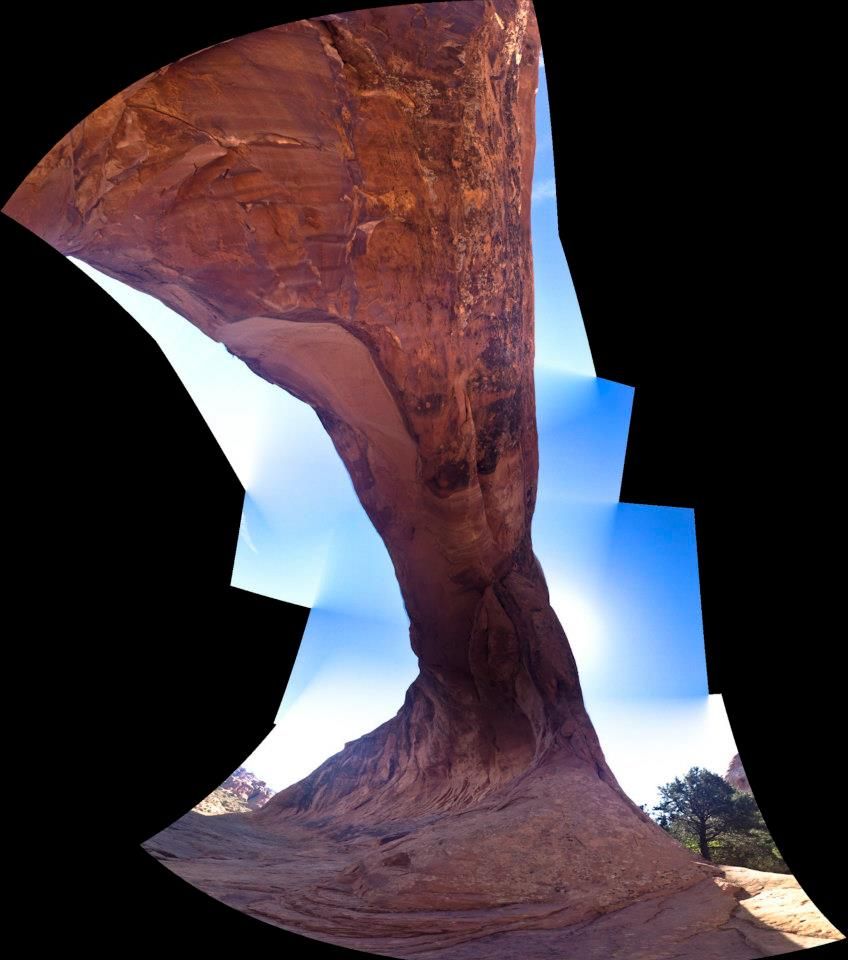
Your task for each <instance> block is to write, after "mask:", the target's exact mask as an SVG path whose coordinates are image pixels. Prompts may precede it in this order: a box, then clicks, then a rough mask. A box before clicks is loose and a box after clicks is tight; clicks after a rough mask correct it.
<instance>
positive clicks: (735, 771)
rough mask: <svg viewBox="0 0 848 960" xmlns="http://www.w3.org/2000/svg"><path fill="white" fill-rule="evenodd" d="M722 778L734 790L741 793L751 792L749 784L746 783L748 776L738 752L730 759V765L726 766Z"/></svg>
mask: <svg viewBox="0 0 848 960" xmlns="http://www.w3.org/2000/svg"><path fill="white" fill-rule="evenodd" d="M724 779H725V780H726V781H727V782H728V783H729V784H730V786H731V787H733V788H734V789H735V790H741V791H742V792H743V793H752V790H751V784H750V783H748V777H747V775H746V773H745V768H744V767H743V766H742V761H741V759H740V758H739V754H738V753H737V754H736V755H735V756H734V757H733V759H732V760H731V761H730V766H729V767H728V768H727V773H726V774H725V775H724Z"/></svg>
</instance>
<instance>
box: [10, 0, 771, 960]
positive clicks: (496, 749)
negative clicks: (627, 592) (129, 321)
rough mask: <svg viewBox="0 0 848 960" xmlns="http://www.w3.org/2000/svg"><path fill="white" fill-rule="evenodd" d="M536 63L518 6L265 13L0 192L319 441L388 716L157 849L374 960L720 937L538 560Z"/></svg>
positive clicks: (246, 899)
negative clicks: (651, 810)
mask: <svg viewBox="0 0 848 960" xmlns="http://www.w3.org/2000/svg"><path fill="white" fill-rule="evenodd" d="M539 53H540V43H539V36H538V30H537V26H536V21H535V16H534V13H533V9H532V6H531V5H530V3H529V0H468V2H456V3H432V4H416V5H413V6H403V7H393V8H384V9H378V10H366V11H359V12H354V13H349V14H344V15H339V16H335V15H334V16H328V17H324V18H319V19H316V20H312V21H301V22H298V23H292V24H286V25H284V26H277V27H272V28H270V29H268V30H264V31H262V32H259V33H255V34H251V35H248V36H245V37H240V38H237V39H233V40H231V41H228V42H226V43H222V44H219V45H217V46H214V47H211V48H208V49H206V50H203V51H201V52H199V53H197V54H194V55H192V56H189V57H186V58H184V59H183V60H180V61H178V62H177V63H174V64H171V65H170V66H166V67H164V68H163V69H161V70H159V71H157V72H156V73H154V74H151V75H150V76H148V77H145V78H143V79H142V80H139V81H138V82H137V83H135V84H134V85H133V86H131V87H129V88H128V89H126V90H124V91H123V92H121V93H120V94H118V95H117V96H115V97H114V98H113V99H112V100H110V101H108V102H107V103H106V104H104V105H103V106H102V107H101V108H100V109H98V110H96V111H95V112H94V113H93V114H91V115H90V116H89V117H87V118H86V119H85V120H84V121H83V122H82V123H80V124H79V125H78V126H77V127H75V128H74V129H73V130H72V131H71V132H70V133H69V134H68V135H67V136H66V137H65V138H64V139H63V140H62V141H61V142H60V143H58V144H57V145H56V146H55V147H54V149H53V150H51V152H50V153H49V154H48V155H47V156H46V157H45V158H44V159H43V160H42V161H41V163H40V164H39V165H38V166H37V167H36V169H35V170H33V172H32V173H31V174H30V176H29V177H28V178H27V179H26V181H25V182H24V183H23V184H22V185H21V186H20V188H19V189H18V190H17V191H16V193H15V194H14V195H13V197H12V198H11V199H10V201H9V202H8V203H7V204H6V206H5V207H4V212H5V213H7V214H8V215H9V216H11V217H13V218H14V219H16V220H18V221H19V222H20V223H22V224H23V225H25V226H26V227H28V228H29V229H31V230H33V231H34V232H36V233H37V234H39V235H40V236H41V237H43V238H44V239H45V240H46V241H47V242H48V243H50V244H52V245H53V246H54V247H56V248H57V249H59V250H60V251H62V252H63V253H65V254H71V255H73V256H75V257H78V258H80V259H82V260H85V261H87V262H88V263H90V264H91V265H92V266H94V267H96V268H97V269H98V270H100V271H102V272H103V273H106V274H108V275H110V276H113V277H116V278H118V279H120V280H123V281H124V282H126V283H128V284H129V285H131V286H133V287H135V288H137V289H139V290H143V291H145V292H147V293H150V294H152V295H153V296H155V297H158V298H159V299H160V300H161V301H163V302H164V303H165V304H167V305H168V306H170V307H171V308H173V309H174V310H175V311H177V312H178V313H179V314H181V315H182V316H184V317H185V318H186V319H187V320H188V321H190V322H191V323H193V324H195V325H196V326H197V327H198V328H199V329H200V330H202V331H203V332H204V333H205V334H207V335H208V336H209V337H211V338H213V339H214V340H217V341H219V342H221V343H223V344H225V345H226V347H227V349H228V350H230V351H231V352H232V353H233V354H235V355H236V356H238V357H240V358H241V359H242V360H244V362H245V363H246V364H248V366H249V367H250V368H251V369H252V370H254V371H255V372H256V373H257V374H258V375H259V376H262V377H264V378H265V379H267V380H269V381H270V382H271V383H274V384H277V385H279V386H280V387H282V388H284V389H286V390H288V391H290V392H291V393H292V394H294V395H295V396H297V397H299V398H301V399H302V400H304V401H305V402H306V403H308V404H310V405H311V406H313V407H314V408H315V410H316V412H317V414H318V416H319V418H320V420H321V422H322V423H323V425H324V427H325V428H326V429H327V431H328V433H329V435H330V436H331V438H332V440H333V443H334V444H335V447H336V449H337V451H338V453H339V455H340V457H341V458H342V460H343V462H344V463H345V465H346V467H347V469H348V471H349V473H350V476H351V479H352V481H353V485H354V488H355V490H356V493H357V495H358V497H359V499H360V501H361V503H362V505H363V507H364V509H365V510H366V511H367V513H368V516H369V517H370V518H371V520H372V522H373V523H374V526H375V528H376V529H377V530H378V532H379V533H380V535H381V537H382V538H383V540H384V542H385V544H386V547H387V549H388V551H389V554H390V556H391V559H392V562H393V564H394V568H395V571H396V573H397V578H398V581H399V584H400V588H401V591H402V594H403V598H404V602H405V604H406V608H407V611H408V613H409V617H410V622H411V627H410V641H411V644H412V647H413V649H414V651H415V653H416V654H417V656H418V658H419V662H420V675H419V677H418V679H417V680H416V681H415V682H414V683H413V685H412V686H411V687H410V689H409V691H408V693H407V696H406V700H405V703H404V705H403V707H402V709H401V710H400V711H399V712H398V714H397V716H395V717H394V718H391V719H389V720H388V721H387V722H386V723H385V724H383V725H382V726H381V727H379V728H378V729H377V730H375V731H373V732H372V733H370V734H369V735H367V736H365V737H362V738H361V739H359V740H357V741H355V742H353V743H350V744H348V745H347V746H346V747H345V749H344V750H343V751H342V752H341V753H339V754H337V755H336V756H334V757H331V758H330V759H329V760H328V761H327V762H326V763H324V764H323V765H322V766H321V767H319V768H318V770H316V771H315V772H314V773H313V774H311V775H310V776H309V777H307V778H306V779H305V780H303V781H301V782H300V783H299V784H296V785H294V786H293V787H290V788H289V789H287V790H284V791H282V792H281V793H279V794H277V795H276V796H275V797H273V798H272V799H271V800H270V801H269V802H268V803H267V804H266V805H265V806H264V807H263V808H262V809H261V810H259V811H257V812H254V813H249V814H244V815H242V814H235V815H231V816H225V817H202V816H199V815H197V814H194V813H189V814H187V815H186V816H185V817H184V818H182V819H181V820H180V821H179V822H178V823H176V824H174V825H173V826H172V827H171V828H169V829H168V830H167V831H165V832H164V833H163V834H160V835H158V836H157V837H155V838H153V839H152V840H151V841H150V844H149V848H150V849H151V850H152V851H154V852H156V854H157V855H158V856H160V857H162V858H163V859H165V860H166V862H167V863H168V865H169V866H170V867H171V868H172V869H174V870H176V871H177V872H179V873H180V874H181V875H183V876H185V877H187V878H189V879H191V880H192V881H193V882H195V883H197V885H198V886H200V887H202V888H203V889H206V890H209V891H210V892H212V893H214V894H215V895H216V896H221V897H222V898H223V899H225V900H226V901H227V902H228V903H232V904H233V905H236V906H241V907H243V908H246V909H248V910H249V911H250V912H251V913H254V914H256V915H258V916H263V917H266V918H268V919H271V920H273V921H274V922H279V923H282V924H283V925H285V926H290V927H291V928H293V929H297V930H300V931H303V932H312V933H315V934H316V935H320V936H324V937H327V938H329V939H337V940H343V939H344V940H345V942H350V943H359V944H362V945H363V946H366V947H367V949H370V950H374V951H377V952H386V953H390V954H392V955H397V956H407V955H409V956H412V955H419V954H426V953H427V952H428V951H429V952H430V953H432V952H433V951H437V952H439V953H440V955H445V956H451V957H454V956H455V957H457V958H459V957H466V956H468V957H472V956H474V957H476V956H481V957H482V956H487V957H489V956H492V948H491V946H490V945H489V946H486V945H485V944H484V945H483V946H482V947H481V946H480V944H481V943H483V941H482V940H481V939H480V938H481V937H484V936H488V935H496V936H499V937H503V938H509V937H519V939H520V943H519V941H516V945H515V946H510V945H509V944H510V943H511V942H512V941H507V940H504V944H506V945H505V946H504V948H503V949H504V950H505V951H506V952H505V953H501V952H500V947H499V948H498V950H499V952H498V956H513V955H515V956H519V955H520V956H522V957H531V956H551V955H558V951H559V946H558V945H557V944H558V943H559V941H558V940H557V938H561V937H564V936H568V937H572V936H574V937H584V939H585V938H589V939H587V940H586V943H587V944H590V943H594V942H595V941H593V940H591V937H593V936H595V934H593V933H591V932H590V933H586V934H585V935H584V934H583V933H581V932H580V930H583V929H584V926H580V927H579V928H575V927H574V924H579V925H587V924H588V925H589V926H585V929H586V930H587V931H591V930H598V929H601V927H599V926H598V924H608V925H611V926H604V927H603V929H604V930H609V931H612V932H609V933H604V934H603V937H606V938H607V941H605V942H610V943H611V942H613V940H614V941H615V943H620V944H626V948H625V946H622V947H621V949H622V950H623V951H624V953H621V954H620V955H621V956H627V957H628V958H634V957H637V956H646V957H647V956H666V955H669V956H670V955H671V954H667V953H662V952H660V953H657V952H656V951H655V952H654V953H651V952H650V950H651V949H654V948H653V947H650V946H645V944H646V943H649V942H653V941H656V943H660V940H661V941H662V943H665V942H666V941H665V940H662V938H663V937H666V938H667V939H668V942H669V943H670V942H672V941H674V942H677V941H680V942H682V941H683V940H685V939H687V938H692V937H696V936H701V931H702V930H703V931H706V932H705V933H704V935H705V936H707V935H708V934H709V931H710V930H712V931H713V933H715V930H716V929H717V927H719V926H721V927H722V933H721V934H720V939H721V943H722V944H725V943H726V941H729V940H732V939H734V938H735V937H737V935H736V934H733V933H727V931H725V930H724V925H726V924H727V923H728V921H729V918H731V916H732V915H733V914H734V911H735V910H736V909H737V906H738V905H737V901H736V899H735V897H734V896H733V895H732V893H731V892H728V891H727V890H724V889H722V887H721V886H720V885H717V884H716V883H715V881H714V879H713V878H712V877H711V876H710V875H709V874H710V870H711V869H712V868H709V867H706V866H704V865H703V864H700V863H698V862H696V861H695V860H693V858H692V856H691V855H690V854H689V853H688V852H687V851H686V850H684V849H683V848H682V847H680V846H679V845H678V844H676V843H675V842H674V841H673V840H672V839H671V838H670V837H668V836H667V835H666V834H665V833H664V832H663V831H661V830H660V829H659V828H658V827H657V826H656V825H655V824H653V823H652V822H651V821H650V820H649V818H648V817H647V816H646V815H645V814H643V813H642V812H641V811H640V810H639V809H638V808H637V807H636V806H635V805H634V804H633V803H632V802H631V801H630V800H629V799H628V798H627V797H626V796H625V795H624V794H623V792H622V791H621V789H620V787H619V785H618V783H617V782H616V780H615V777H614V776H613V774H612V772H611V771H610V769H609V767H608V766H607V763H606V761H605V759H604V755H603V752H602V750H601V747H600V745H599V743H598V740H597V737H596V735H595V732H594V729H593V727H592V724H591V721H590V719H589V717H588V715H587V713H586V711H585V709H584V706H583V700H582V696H581V692H580V684H579V679H578V674H577V668H576V665H575V662H574V658H573V656H572V654H571V650H570V648H569V645H568V642H567V640H566V637H565V635H564V633H563V630H562V627H561V626H560V624H559V622H558V620H557V618H556V616H555V614H554V612H553V610H552V609H551V606H550V604H549V602H548V591H547V587H546V584H545V579H544V576H543V574H542V571H541V569H540V567H539V564H538V562H537V560H536V558H535V556H534V554H533V550H532V544H531V540H530V526H531V519H532V516H533V509H534V504H535V498H536V483H537V470H538V454H537V436H536V423H535V399H534V384H533V349H534V347H533V343H534V341H533V271H532V256H531V245H530V191H531V180H532V170H533V157H534V151H535V134H534V116H535V92H536V87H537V77H538V59H539ZM115 362H118V363H119V362H120V358H115ZM210 858H219V859H210ZM257 860H258V861H260V862H259V864H258V865H257ZM705 874H706V876H705ZM702 893H703V895H702ZM657 897H660V898H666V900H665V901H662V904H661V903H660V901H659V900H656V898H657ZM645 898H648V900H646V899H645ZM651 898H654V899H651ZM668 898H671V899H668ZM705 898H706V899H705ZM646 903H648V906H645V904H646ZM703 903H706V904H707V906H706V907H703V906H699V904H703ZM658 904H660V906H659V907H658V906H657V905H658ZM665 904H667V905H668V907H669V909H668V910H664V905H665ZM672 905H674V909H671V907H672ZM627 910H630V911H632V913H631V914H627V913H626V912H625V911H627ZM656 910H659V913H660V914H662V916H663V920H662V922H660V920H659V919H658V916H659V915H658V916H657V917H653V916H652V915H651V911H656ZM628 916H632V917H634V918H635V920H634V921H633V922H636V923H639V924H641V925H642V927H640V929H639V930H638V931H637V932H635V933H634V932H632V930H631V929H630V927H629V926H628V924H629V923H630V922H631V921H630V920H627V919H626V918H627V917H628ZM599 918H600V919H599ZM616 918H619V919H618V920H617V919H616ZM621 918H625V919H624V920H623V919H621ZM617 925H618V926H617ZM564 927H568V929H569V931H570V932H568V933H567V934H566V932H565V931H563V929H562V928H564ZM529 930H532V931H533V933H532V935H531V934H529V933H527V931H529ZM646 930H647V931H650V936H648V937H646V933H645V931H646ZM540 931H541V932H540ZM545 931H546V932H545ZM628 931H630V932H628ZM662 931H666V932H662ZM715 935H716V936H719V934H717V933H716V934H715ZM598 936H600V934H598ZM777 936H783V935H782V934H777ZM526 937H530V939H529V940H525V939H521V938H526ZM603 937H602V938H601V940H603ZM657 937H659V938H660V940H657ZM546 938H547V939H546ZM610 938H612V939H610ZM615 938H618V939H617V940H616V939H615ZM651 938H653V940H652V939H651ZM675 938H677V940H675ZM741 939H742V938H741V937H740V940H741ZM575 942H576V941H575ZM581 942H582V941H581ZM598 942H601V941H600V940H599V941H598ZM705 942H706V941H705ZM716 942H718V941H716ZM569 943H570V941H569ZM710 943H712V941H710ZM745 943H746V944H748V941H747V940H746V941H745ZM481 949H482V951H483V952H482V953H480V952H479V950H481ZM587 949H589V947H587ZM591 949H595V947H592V948H591ZM598 949H600V948H598ZM605 949H606V948H605ZM616 949H618V947H616ZM634 949H635V950H636V952H633V951H634ZM657 949H659V947H657ZM662 949H665V947H662ZM675 949H676V948H675ZM709 949H713V947H712V946H709V948H708V947H706V946H705V947H704V951H706V952H702V953H699V954H698V956H704V957H707V956H713V954H712V953H709ZM742 949H743V948H742V947H741V946H740V947H739V950H742ZM750 949H751V948H750V945H747V946H746V947H745V950H747V951H748V952H745V953H739V952H737V953H736V954H731V953H727V952H724V953H722V954H721V955H722V956H723V957H727V956H740V957H741V956H746V957H748V956H757V955H760V954H756V953H752V952H750ZM552 950H554V954H552V953H551V951H552ZM646 950H647V951H648V952H645V951H646ZM475 951H478V952H475ZM486 951H488V952H486ZM639 951H642V952H641V953H639ZM580 955H581V956H584V955H585V956H590V955H592V956H594V955H595V954H590V953H586V954H580ZM597 955H598V956H602V955H603V956H605V957H606V956H617V955H619V954H614V953H610V952H608V951H607V952H601V953H597ZM674 955H675V956H684V955H685V956H690V954H689V953H681V952H680V951H678V952H677V953H676V954H674ZM692 955H693V956H694V954H692ZM715 955H718V954H715Z"/></svg>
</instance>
